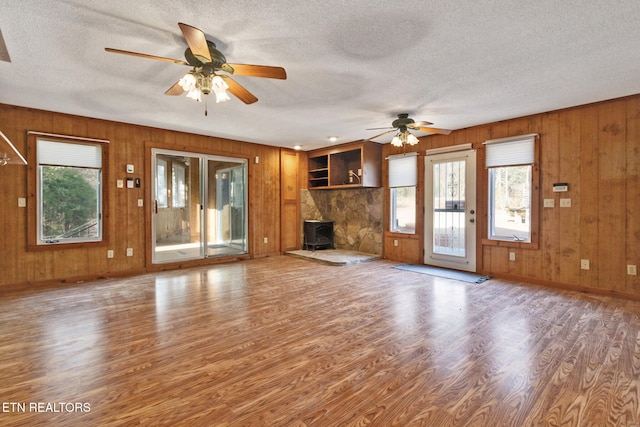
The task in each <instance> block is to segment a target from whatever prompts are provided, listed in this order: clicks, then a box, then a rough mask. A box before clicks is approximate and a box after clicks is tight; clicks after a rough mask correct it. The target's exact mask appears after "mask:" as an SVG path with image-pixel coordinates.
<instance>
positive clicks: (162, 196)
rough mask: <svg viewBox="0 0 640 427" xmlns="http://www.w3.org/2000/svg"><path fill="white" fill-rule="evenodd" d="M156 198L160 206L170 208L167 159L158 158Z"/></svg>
mask: <svg viewBox="0 0 640 427" xmlns="http://www.w3.org/2000/svg"><path fill="white" fill-rule="evenodd" d="M156 171H157V172H156V173H157V175H158V176H157V177H156V200H157V203H158V207H159V208H168V207H169V197H168V191H169V190H168V186H167V182H168V176H167V161H166V160H162V159H158V164H157V167H156Z"/></svg>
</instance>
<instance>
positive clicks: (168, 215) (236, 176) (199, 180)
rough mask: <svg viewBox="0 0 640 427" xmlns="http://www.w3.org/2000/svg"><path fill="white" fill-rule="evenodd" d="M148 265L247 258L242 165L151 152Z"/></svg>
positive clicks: (219, 159)
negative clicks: (151, 247) (149, 262)
mask: <svg viewBox="0 0 640 427" xmlns="http://www.w3.org/2000/svg"><path fill="white" fill-rule="evenodd" d="M152 167H153V173H152V178H153V179H152V180H153V183H152V184H153V196H154V200H153V205H152V209H153V214H152V218H153V220H152V230H153V237H152V246H153V263H154V264H160V263H168V262H179V261H184V260H193V259H200V258H206V257H220V256H228V255H238V254H244V253H247V224H246V221H247V213H246V206H247V190H246V185H245V182H246V176H247V161H246V159H237V158H228V157H220V156H210V155H204V154H197V153H185V152H177V151H171V150H159V149H154V150H152Z"/></svg>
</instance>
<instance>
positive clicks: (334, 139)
mask: <svg viewBox="0 0 640 427" xmlns="http://www.w3.org/2000/svg"><path fill="white" fill-rule="evenodd" d="M337 140H338V137H337V136H330V137H329V141H331V142H336V141H337Z"/></svg>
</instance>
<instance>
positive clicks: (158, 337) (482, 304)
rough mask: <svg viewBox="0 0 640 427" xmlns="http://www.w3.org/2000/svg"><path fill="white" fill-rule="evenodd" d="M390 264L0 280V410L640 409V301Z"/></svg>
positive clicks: (167, 413)
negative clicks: (65, 282)
mask: <svg viewBox="0 0 640 427" xmlns="http://www.w3.org/2000/svg"><path fill="white" fill-rule="evenodd" d="M393 265H394V263H392V262H388V261H374V262H368V263H363V264H355V265H351V266H344V267H334V266H327V265H322V264H317V263H314V262H311V261H306V260H301V259H298V258H294V257H288V256H282V257H274V258H264V259H257V260H251V261H246V262H239V263H235V264H228V265H215V266H212V267H207V268H195V269H190V270H182V271H173V272H164V273H158V274H150V275H144V276H140V277H135V278H129V279H120V280H102V281H97V282H92V283H82V284H77V285H72V286H65V287H61V288H58V289H39V290H33V291H24V292H14V293H3V294H2V295H0V324H1V325H2V335H1V337H0V402H1V403H2V407H1V408H0V409H1V410H2V412H1V413H0V424H1V425H12V426H13V425H16V426H17V425H25V426H27V425H28V426H37V425H43V426H44V425H46V426H78V425H87V426H88V425H92V426H102V425H216V426H218V425H219V426H244V425H247V426H342V425H349V426H359V425H375V426H413V425H424V426H510V427H511V426H530V425H535V426H538V425H548V426H556V425H557V426H560V425H562V426H605V425H610V426H634V425H635V426H638V425H640V405H639V401H640V315H639V313H640V303H639V302H633V301H625V300H619V299H614V298H609V297H602V296H593V295H585V294H578V293H571V292H565V291H557V290H553V289H547V288H543V287H539V286H532V285H523V284H517V283H507V282H504V281H501V280H496V279H492V280H489V281H487V282H485V283H483V284H469V283H464V282H458V281H451V280H448V279H443V278H437V277H431V276H426V275H422V274H418V273H413V272H407V271H401V270H397V269H394V268H392V267H393ZM61 402H63V403H61ZM47 405H48V406H47ZM54 411H57V412H54Z"/></svg>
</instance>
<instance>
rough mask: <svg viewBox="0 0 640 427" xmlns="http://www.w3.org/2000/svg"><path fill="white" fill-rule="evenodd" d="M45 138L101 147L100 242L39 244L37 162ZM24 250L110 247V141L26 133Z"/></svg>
mask: <svg viewBox="0 0 640 427" xmlns="http://www.w3.org/2000/svg"><path fill="white" fill-rule="evenodd" d="M39 139H45V140H47V141H51V142H58V143H68V144H80V145H92V146H97V147H100V149H101V152H102V165H101V186H100V187H101V188H100V191H101V195H100V197H101V201H100V202H99V203H100V207H101V233H102V237H101V239H99V240H91V241H85V240H82V241H65V242H60V243H41V242H40V241H39V227H40V223H41V219H40V207H39V198H38V192H39V191H40V165H39V163H38V153H37V151H38V148H37V146H38V140H39ZM27 159H28V173H27V190H28V197H27V250H28V251H46V250H65V249H71V248H86V247H98V246H107V245H108V244H109V227H108V224H109V222H108V218H109V215H108V212H109V191H108V188H109V141H108V140H104V139H94V138H84V137H76V136H69V135H57V134H50V133H43V132H34V131H29V132H27Z"/></svg>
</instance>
